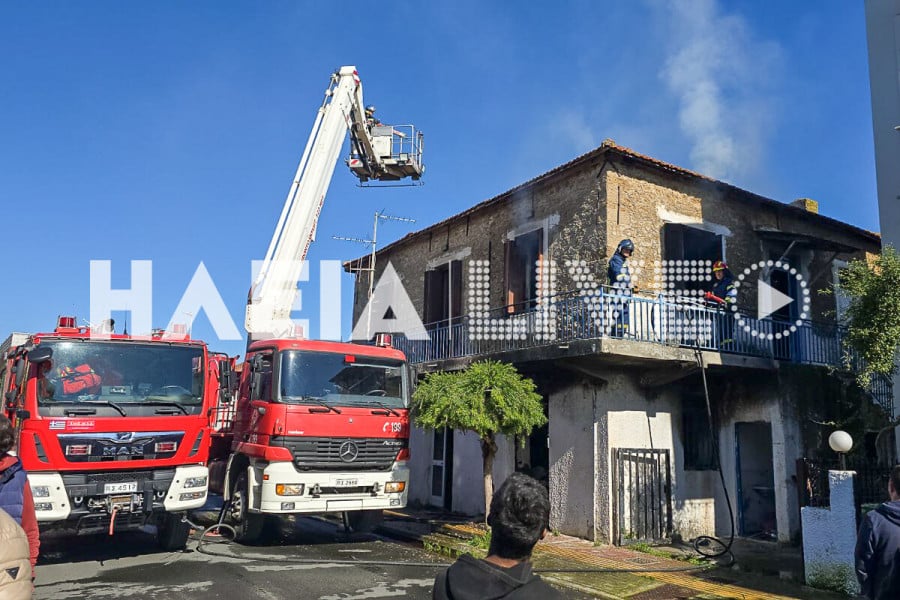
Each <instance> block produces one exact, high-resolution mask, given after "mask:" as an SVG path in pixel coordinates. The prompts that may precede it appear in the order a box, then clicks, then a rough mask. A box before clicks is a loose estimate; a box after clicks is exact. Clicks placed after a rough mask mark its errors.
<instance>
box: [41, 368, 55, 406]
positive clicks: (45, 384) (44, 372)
mask: <svg viewBox="0 0 900 600" xmlns="http://www.w3.org/2000/svg"><path fill="white" fill-rule="evenodd" d="M52 370H53V362H52V361H49V360H48V361H46V362H42V363H41V364H39V365H38V376H37V387H38V398H39V399H43V400H49V399H50V398H53V394H54V393H55V392H56V386H54V385H53V384H52V383H50V372H51V371H52Z"/></svg>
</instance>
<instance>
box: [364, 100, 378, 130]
mask: <svg viewBox="0 0 900 600" xmlns="http://www.w3.org/2000/svg"><path fill="white" fill-rule="evenodd" d="M366 125H367V126H368V127H369V130H370V131H371V130H372V128H373V127H376V126H378V125H381V121H379V120H378V118H377V117H376V116H375V106H373V105H372V104H370V105H368V106H367V107H366Z"/></svg>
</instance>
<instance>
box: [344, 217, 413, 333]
mask: <svg viewBox="0 0 900 600" xmlns="http://www.w3.org/2000/svg"><path fill="white" fill-rule="evenodd" d="M379 221H397V222H400V223H415V222H416V220H415V219H410V218H408V217H397V216H394V215H388V214H385V213H384V209H382V210H380V211H378V212H376V213H375V217H374V220H373V222H372V239H370V240H366V239H362V238H355V237H344V236H338V235H333V236H331V237H332V238H333V239H335V240H341V241H344V242H355V243H357V244H366V245H368V246H370V247H371V255H370V257H369V264H368V266H367V267H359V268H357V269H355V271H356V272H357V273H362V272H368V273H369V292H368V295H367V296H366V298H367V302H366V304H367V306H368V308H367V310H366V333H371V328H372V303H371V300H372V294H374V292H375V258H376V257H375V250H376V248H377V247H378V222H379Z"/></svg>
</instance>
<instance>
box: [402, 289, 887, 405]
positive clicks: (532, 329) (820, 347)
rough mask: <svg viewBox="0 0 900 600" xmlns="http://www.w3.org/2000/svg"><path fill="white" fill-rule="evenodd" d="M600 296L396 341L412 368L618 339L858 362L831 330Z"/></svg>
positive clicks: (881, 384) (555, 300)
mask: <svg viewBox="0 0 900 600" xmlns="http://www.w3.org/2000/svg"><path fill="white" fill-rule="evenodd" d="M679 300H680V301H678V302H675V301H673V300H672V299H671V298H667V297H664V296H657V297H645V296H632V295H621V294H618V293H611V290H608V289H601V290H597V291H594V290H592V291H591V292H590V293H587V292H573V293H565V294H559V295H556V296H552V297H545V298H540V299H538V300H536V301H532V302H530V303H529V304H527V305H521V306H515V307H508V306H504V307H501V308H498V309H493V310H490V311H484V312H479V313H472V314H469V315H466V316H463V317H458V318H455V319H453V321H452V322H451V323H448V322H447V321H443V322H440V323H431V324H428V325H426V328H427V329H428V331H429V339H427V340H411V339H407V338H405V337H403V336H396V338H395V345H396V346H397V347H398V348H399V349H400V350H402V351H403V352H404V353H405V354H406V356H407V359H408V360H409V361H410V362H411V363H413V364H419V363H429V362H436V361H442V360H449V359H456V358H466V357H479V356H487V355H495V354H499V353H503V352H509V351H515V350H524V349H529V348H539V347H542V346H553V345H558V344H561V343H566V342H572V341H576V340H591V339H600V338H616V339H625V340H632V341H637V342H646V343H651V344H661V345H666V346H673V347H681V348H699V349H701V350H706V351H714V352H721V353H727V354H736V355H743V356H755V357H762V358H771V359H775V360H779V361H784V362H791V363H797V364H807V365H820V366H830V367H835V368H838V369H855V368H858V366H859V364H860V359H859V358H858V357H856V356H854V355H852V354H849V353H848V352H847V350H846V348H845V347H844V344H843V337H844V331H843V329H842V328H841V327H839V326H837V325H836V324H833V323H816V322H812V321H808V320H804V321H794V322H786V321H779V320H776V319H757V318H755V317H751V316H748V315H745V314H740V315H739V319H738V318H735V314H734V313H732V312H730V311H725V310H722V309H718V308H714V307H709V306H705V305H703V304H702V303H700V302H697V301H687V300H681V299H679ZM871 392H872V395H873V397H875V399H876V400H877V401H878V403H879V404H880V405H881V406H882V407H884V408H885V410H888V411H889V413H888V414H892V412H890V411H891V408H892V402H893V400H892V396H893V394H892V390H891V382H890V380H889V379H887V378H883V377H878V378H876V379H873V386H872V390H871Z"/></svg>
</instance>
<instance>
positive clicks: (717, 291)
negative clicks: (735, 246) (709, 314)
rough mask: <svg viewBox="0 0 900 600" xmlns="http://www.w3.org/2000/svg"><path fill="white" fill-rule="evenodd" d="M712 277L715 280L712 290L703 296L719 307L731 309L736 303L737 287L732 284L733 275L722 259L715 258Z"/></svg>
mask: <svg viewBox="0 0 900 600" xmlns="http://www.w3.org/2000/svg"><path fill="white" fill-rule="evenodd" d="M712 272H713V277H715V279H716V282H715V284H713V289H712V291H709V292H706V294H705V295H704V296H703V297H704V298H705V299H706V301H707V302H709V303H710V304H712V305H713V306H717V307H719V308H725V309H727V310H731V307H732V306H734V305H735V304H736V303H737V288H736V287H735V285H734V275H733V274H732V273H731V269H729V268H728V265H727V264H725V262H724V261H721V260H717V261H716V262H714V263H713V267H712Z"/></svg>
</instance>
